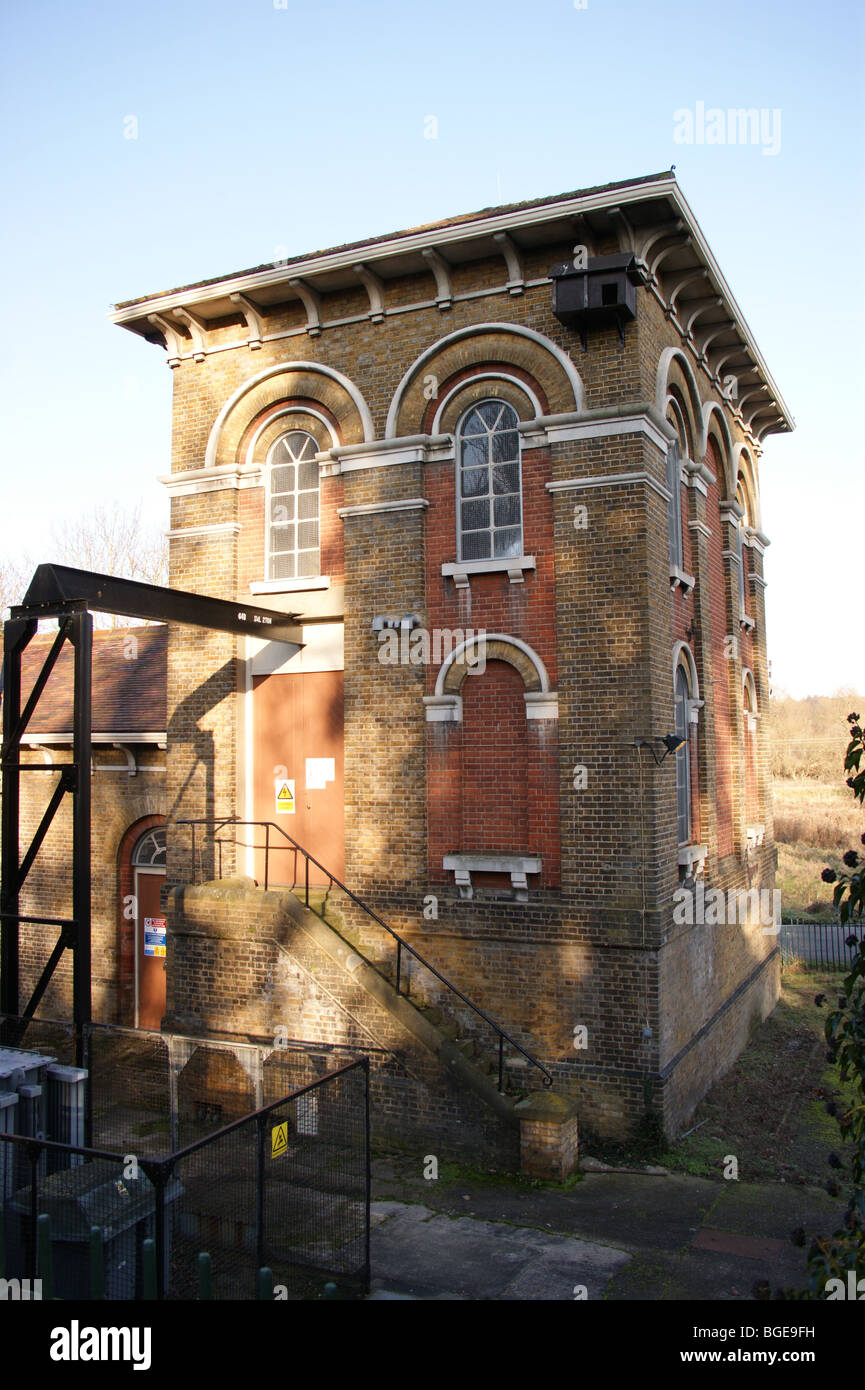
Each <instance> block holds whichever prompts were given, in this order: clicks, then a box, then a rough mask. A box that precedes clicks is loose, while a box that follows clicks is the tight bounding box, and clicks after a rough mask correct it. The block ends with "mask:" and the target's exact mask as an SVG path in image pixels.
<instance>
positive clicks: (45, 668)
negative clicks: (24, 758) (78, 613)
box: [4, 623, 66, 747]
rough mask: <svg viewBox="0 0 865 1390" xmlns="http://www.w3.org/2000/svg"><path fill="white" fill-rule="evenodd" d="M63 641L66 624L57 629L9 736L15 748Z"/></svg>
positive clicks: (23, 732)
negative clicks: (22, 709) (21, 711)
mask: <svg viewBox="0 0 865 1390" xmlns="http://www.w3.org/2000/svg"><path fill="white" fill-rule="evenodd" d="M65 641H66V624H65V623H61V624H60V625H59V627H58V629H57V636H56V637H55V638H54V642H53V645H52V647H51V650H50V652H49V653H48V655H47V656H46V658H45V661H44V662H43V664H42V670H41V671H40V672H39V675H38V676H37V678H36V683H35V685H34V686H33V689H32V690H31V691H30V696H29V698H28V700H27V704H26V705H25V707H24V713H23V714H22V715H21V717H20V719H19V720H18V723H17V724H16V726H15V729H14V730H13V733H12V735H11V738H12V741H13V742H14V743H15V745H16V747H20V745H21V739H22V738H23V737H24V734H25V732H26V730H27V725H28V724H29V723H30V720H31V718H32V717H33V711H34V709H35V708H36V705H37V703H38V700H39V696H40V695H41V694H42V691H43V690H44V689H45V686H46V685H47V683H48V677H49V676H50V675H51V672H52V671H53V670H54V663H55V662H56V660H57V658H58V656H59V655H60V650H61V648H62V646H63V643H64V642H65ZM4 744H5V739H4Z"/></svg>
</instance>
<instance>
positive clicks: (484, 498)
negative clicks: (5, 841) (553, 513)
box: [457, 400, 523, 560]
mask: <svg viewBox="0 0 865 1390" xmlns="http://www.w3.org/2000/svg"><path fill="white" fill-rule="evenodd" d="M518 423H519V420H518V416H517V412H516V411H515V410H514V408H513V406H512V405H509V404H508V403H507V401H501V400H486V401H479V402H478V403H477V404H476V405H473V406H472V407H471V409H470V410H468V411H466V413H465V415H464V416H463V417H462V419H461V421H460V423H459V427H458V429H457V440H458V445H457V533H458V540H459V558H460V559H461V560H499V559H510V558H512V557H515V556H518V555H522V553H523V508H522V484H521V477H520V437H519V434H518V433H517V425H518Z"/></svg>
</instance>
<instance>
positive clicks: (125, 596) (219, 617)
mask: <svg viewBox="0 0 865 1390" xmlns="http://www.w3.org/2000/svg"><path fill="white" fill-rule="evenodd" d="M76 602H77V603H79V604H82V605H84V606H86V607H87V608H90V609H95V610H96V611H97V612H100V613H117V614H118V615H120V616H121V617H126V618H144V619H148V620H149V621H151V622H158V623H189V624H191V625H192V626H193V627H207V628H212V629H215V630H216V631H217V632H233V633H237V634H239V635H242V636H248V637H264V638H270V639H271V640H272V641H275V642H288V643H291V644H293V645H294V646H296V647H297V648H298V649H299V648H300V647H302V646H303V642H302V641H301V629H300V627H299V625H298V620H297V616H296V615H295V614H290V613H278V612H276V611H274V610H273V609H270V608H259V607H257V606H256V605H254V604H249V603H233V602H229V601H228V600H227V599H221V598H208V597H207V596H205V595H203V594H190V593H186V592H185V591H184V590H182V589H163V588H160V587H159V585H156V584H140V583H138V581H137V580H133V579H115V578H114V577H113V576H112V575H109V574H93V573H91V572H90V571H89V570H76V569H70V568H68V566H66V565H39V566H38V567H37V569H36V571H35V573H34V575H33V578H32V580H31V581H30V587H29V589H28V590H27V593H26V594H25V595H24V600H23V602H22V603H21V604H20V605H19V606H18V607H17V608H13V609H12V616H13V617H40V618H41V617H48V616H54V615H55V614H56V613H57V611H58V609H59V610H61V611H69V609H68V607H67V605H69V604H74V603H76Z"/></svg>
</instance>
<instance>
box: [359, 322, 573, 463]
mask: <svg viewBox="0 0 865 1390" xmlns="http://www.w3.org/2000/svg"><path fill="white" fill-rule="evenodd" d="M484 333H510V334H512V335H513V336H514V337H517V338H528V339H529V341H530V342H533V343H537V344H538V346H539V347H542V348H543V349H544V351H545V352H548V353H549V354H550V356H551V357H553V358H555V360H556V362H558V364H559V366H560V367H561V368H562V370H563V372H564V373H565V376H566V377H567V378H568V381H569V382H570V383H571V388H572V390H573V393H574V406H575V409H576V410H582V409H583V397H584V393H583V382H582V378H581V376H580V374H579V372H578V371H577V369H576V367H575V366H574V364H573V362H572V361H571V359H570V357H569V356H568V354H567V353H566V352H565V351H563V349H562V348H560V347H559V346H558V344H557V343H554V342H553V340H552V339H551V338H547V337H546V336H545V335H544V334H543V333H538V332H536V331H535V329H534V328H525V327H524V326H523V325H522V324H518V323H473V324H469V325H467V326H466V327H465V328H457V329H456V330H455V331H454V332H453V333H447V334H446V335H445V336H444V337H443V338H437V339H436V341H435V342H434V343H432V344H431V345H430V346H429V347H428V348H425V350H424V351H423V352H422V353H421V354H420V356H419V357H416V358H415V360H414V362H412V364H411V366H410V367H409V368H408V370H407V371H406V372H405V374H404V376H403V378H402V380H401V381H400V383H399V385H398V386H397V388H396V390H395V391H394V394H393V399H392V401H391V403H390V409H389V410H388V412H387V424H386V425H385V431H384V437H385V439H396V437H397V434H396V423H397V420H398V419H399V412H400V408H401V406H402V402H403V397H404V395H405V393H406V390H407V389H408V386H409V384H410V383H411V382H412V381H413V380H414V378H415V376H416V375H417V373H418V372H419V371H420V370H421V369H422V367H423V366H424V364H425V363H426V362H429V361H430V359H431V358H433V357H435V356H436V354H437V353H439V352H441V350H442V348H446V347H449V346H450V345H451V344H452V343H456V342H459V341H460V340H461V339H462V338H472V337H475V336H480V335H481V334H484Z"/></svg>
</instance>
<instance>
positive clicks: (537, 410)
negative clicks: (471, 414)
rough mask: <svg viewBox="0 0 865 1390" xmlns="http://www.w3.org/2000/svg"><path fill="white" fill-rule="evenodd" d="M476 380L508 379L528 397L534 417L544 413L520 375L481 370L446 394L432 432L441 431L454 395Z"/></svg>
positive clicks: (459, 382)
mask: <svg viewBox="0 0 865 1390" xmlns="http://www.w3.org/2000/svg"><path fill="white" fill-rule="evenodd" d="M476 381H507V382H508V383H509V385H511V386H515V387H516V388H517V389H518V390H520V391H522V393H523V395H524V396H525V397H526V398H527V400H528V401H529V403H530V404H531V406H532V409H533V411H534V415H533V417H532V418H533V419H537V418H538V416H540V415H543V413H544V412H543V410H542V408H541V403H540V401H539V400H538V398H537V396H536V395H535V393H534V391H533V390H532V389H531V387H530V386H527V385H526V383H525V382H524V381H520V379H519V377H516V376H509V375H508V373H507V372H484V371H480V372H478V373H477V375H476V376H470V377H466V378H465V380H464V381H458V382H457V384H456V385H455V386H452V387H451V389H450V390H449V391H448V393H447V395H446V396H445V398H444V400H443V401H442V403H441V405H440V406H439V408H438V410H437V411H436V413H435V418H434V419H433V422H432V428H431V431H430V432H431V433H432V434H438V433H439V432H440V429H441V418H442V415H443V414H444V412H445V411H446V410H447V407H448V404H449V402H450V401H452V400H453V398H454V396H456V395H458V393H459V392H460V391H464V390H466V388H467V387H470V386H473V385H474V384H475V382H476ZM476 404H479V402H476ZM469 408H470V407H468V406H467V407H466V411H467V410H468V409H469ZM463 413H464V414H465V413H466V412H465V411H464V412H463Z"/></svg>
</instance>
